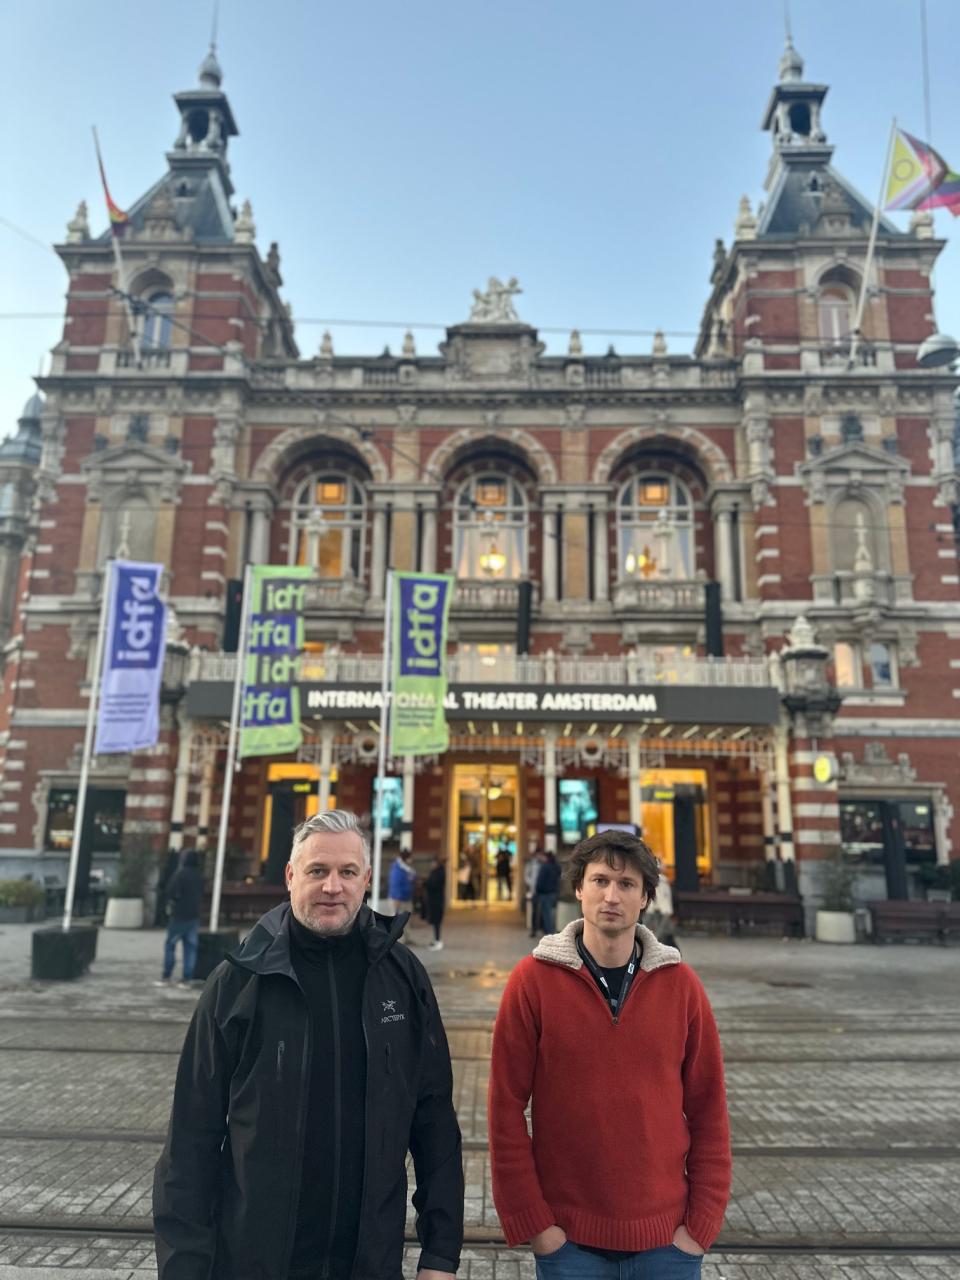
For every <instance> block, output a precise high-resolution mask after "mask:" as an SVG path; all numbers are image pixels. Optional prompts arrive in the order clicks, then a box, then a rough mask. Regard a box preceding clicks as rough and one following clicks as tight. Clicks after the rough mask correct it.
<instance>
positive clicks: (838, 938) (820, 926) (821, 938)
mask: <svg viewBox="0 0 960 1280" xmlns="http://www.w3.org/2000/svg"><path fill="white" fill-rule="evenodd" d="M821 865H822V867H823V872H822V878H821V881H820V885H821V890H822V893H823V904H822V906H821V907H820V908H819V910H818V911H817V941H818V942H843V943H850V942H856V940H857V927H856V918H855V916H854V914H853V886H854V884H855V883H856V879H857V869H856V867H855V866H853V865H852V863H850V862H849V861H848V860H847V856H846V854H845V853H844V852H843V849H841V848H840V847H839V846H837V848H836V849H835V850H834V851H833V852H832V853H831V854H830V856H829V857H828V858H825V859H824V861H823V863H822V864H821Z"/></svg>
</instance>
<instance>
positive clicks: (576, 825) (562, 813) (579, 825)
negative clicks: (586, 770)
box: [557, 778, 598, 844]
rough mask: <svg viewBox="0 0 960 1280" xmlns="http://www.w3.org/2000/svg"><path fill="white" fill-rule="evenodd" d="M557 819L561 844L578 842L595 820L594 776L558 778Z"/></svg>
mask: <svg viewBox="0 0 960 1280" xmlns="http://www.w3.org/2000/svg"><path fill="white" fill-rule="evenodd" d="M557 800H558V803H557V821H558V823H559V826H560V843H561V844H579V843H580V841H581V840H583V839H585V838H586V836H587V834H588V830H589V828H590V827H591V826H592V825H593V823H595V822H596V820H597V816H598V814H597V780H596V778H560V779H559V780H558V782H557Z"/></svg>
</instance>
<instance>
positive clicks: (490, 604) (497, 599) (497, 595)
mask: <svg viewBox="0 0 960 1280" xmlns="http://www.w3.org/2000/svg"><path fill="white" fill-rule="evenodd" d="M536 598H537V591H536V587H534V603H536ZM519 602H520V584H519V583H518V582H483V581H479V582H466V581H462V582H458V583H457V585H456V589H455V590H454V595H453V608H454V610H457V611H460V612H470V611H471V610H473V611H476V612H482V613H490V612H495V613H516V611H517V608H518V607H519Z"/></svg>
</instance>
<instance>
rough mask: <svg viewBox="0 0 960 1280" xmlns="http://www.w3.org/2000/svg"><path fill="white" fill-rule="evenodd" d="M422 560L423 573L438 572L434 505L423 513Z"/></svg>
mask: <svg viewBox="0 0 960 1280" xmlns="http://www.w3.org/2000/svg"><path fill="white" fill-rule="evenodd" d="M421 560H422V572H423V573H436V571H437V513H436V510H435V509H434V508H433V507H427V508H426V510H425V511H424V513H423V550H422V555H421Z"/></svg>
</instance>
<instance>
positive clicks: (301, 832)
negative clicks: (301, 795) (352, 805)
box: [290, 809, 370, 867]
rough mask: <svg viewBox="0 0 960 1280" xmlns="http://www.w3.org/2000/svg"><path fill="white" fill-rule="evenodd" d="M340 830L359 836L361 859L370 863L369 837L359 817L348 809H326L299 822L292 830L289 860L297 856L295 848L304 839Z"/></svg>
mask: <svg viewBox="0 0 960 1280" xmlns="http://www.w3.org/2000/svg"><path fill="white" fill-rule="evenodd" d="M342 831H352V832H353V833H354V834H355V835H357V836H359V837H360V847H361V849H362V851H363V860H364V862H365V863H366V865H367V866H368V867H369V865H370V839H369V837H368V836H367V833H366V831H364V829H363V827H361V825H360V819H359V818H358V817H357V815H356V814H355V813H351V812H350V811H349V809H327V811H326V812H325V813H315V814H314V815H313V817H312V818H308V819H307V820H306V822H301V823H300V825H299V827H296V828H295V829H294V832H293V845H292V847H291V849H290V861H291V862H293V861H294V859H295V858H296V856H297V850H298V849H299V848H300V846H301V845H302V844H303V842H304V841H305V840H309V839H310V837H311V836H315V835H321V834H323V833H324V832H334V833H339V832H342Z"/></svg>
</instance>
